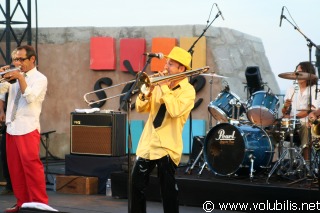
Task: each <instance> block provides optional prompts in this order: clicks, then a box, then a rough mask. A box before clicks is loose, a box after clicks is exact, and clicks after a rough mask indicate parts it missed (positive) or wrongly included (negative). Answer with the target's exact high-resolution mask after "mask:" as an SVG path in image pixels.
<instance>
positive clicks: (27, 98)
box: [0, 68, 48, 135]
mask: <svg viewBox="0 0 320 213" xmlns="http://www.w3.org/2000/svg"><path fill="white" fill-rule="evenodd" d="M25 80H26V83H27V88H26V89H25V92H24V94H22V95H21V97H20V99H19V103H18V109H17V111H16V116H15V119H14V121H11V115H12V109H13V105H14V100H15V97H16V94H17V92H18V90H19V89H20V86H19V82H18V80H17V82H16V83H13V84H10V83H8V82H4V83H1V84H0V93H6V92H9V96H8V103H7V112H6V125H7V133H8V134H10V135H24V134H27V133H30V132H32V131H34V130H36V129H37V130H38V131H39V132H40V121H39V119H40V113H41V109H42V102H43V100H44V98H45V95H46V92H47V84H48V81H47V77H46V76H44V75H43V74H42V73H40V72H39V71H38V70H37V69H36V68H33V69H31V70H29V71H28V72H27V73H26V76H25Z"/></svg>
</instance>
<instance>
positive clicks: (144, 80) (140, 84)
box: [83, 66, 209, 106]
mask: <svg viewBox="0 0 320 213" xmlns="http://www.w3.org/2000/svg"><path fill="white" fill-rule="evenodd" d="M208 70H209V66H205V67H202V68H198V69H195V70H190V71H186V72H182V73H177V74H173V75H167V76H157V75H151V76H148V75H147V74H146V73H142V74H141V77H140V78H139V79H135V80H131V81H127V82H124V83H120V84H116V85H114V86H110V87H106V88H102V89H98V90H94V91H92V92H88V93H86V94H84V96H83V99H84V101H85V102H86V103H87V104H88V105H89V106H90V105H92V104H95V103H99V102H101V101H106V100H109V99H112V98H116V97H120V96H123V95H125V94H126V93H122V94H118V95H114V96H112V97H108V98H104V99H100V100H96V101H95V100H90V101H89V100H88V98H87V96H88V95H90V94H93V93H97V92H101V91H105V90H108V89H112V88H114V87H117V86H121V85H123V84H128V83H132V82H135V81H137V85H136V88H135V89H134V90H133V92H137V91H140V93H143V94H145V95H147V94H149V92H150V87H151V86H156V85H157V84H158V83H159V82H162V81H167V80H171V81H172V80H177V79H179V78H181V77H191V76H196V75H200V74H201V73H204V72H207V71H208Z"/></svg>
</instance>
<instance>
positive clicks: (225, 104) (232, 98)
mask: <svg viewBox="0 0 320 213" xmlns="http://www.w3.org/2000/svg"><path fill="white" fill-rule="evenodd" d="M208 110H209V112H210V114H211V115H212V116H213V117H214V118H215V119H216V120H217V121H219V122H222V123H223V122H225V123H226V122H228V120H229V119H239V117H240V116H241V115H242V114H243V113H244V112H245V108H244V106H243V104H242V103H241V102H240V98H239V97H238V96H237V95H236V94H233V93H232V92H228V91H222V92H220V93H219V94H218V96H217V97H216V99H215V100H214V101H211V102H210V104H209V106H208Z"/></svg>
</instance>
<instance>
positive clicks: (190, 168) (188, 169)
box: [185, 4, 221, 175]
mask: <svg viewBox="0 0 320 213" xmlns="http://www.w3.org/2000/svg"><path fill="white" fill-rule="evenodd" d="M213 5H214V4H213ZM213 5H212V7H213ZM212 7H211V10H212ZM210 13H211V12H210ZM220 14H221V13H220V11H219V12H218V13H217V15H216V16H215V17H214V19H213V20H212V21H211V22H210V24H209V25H208V24H207V26H206V28H205V29H204V30H203V32H202V33H201V35H200V36H199V37H198V38H197V39H196V40H195V41H194V42H193V44H192V45H191V47H190V48H189V50H188V52H189V53H190V55H191V67H192V57H193V53H194V50H193V48H194V47H195V45H196V44H197V43H198V41H199V40H200V39H201V38H202V37H203V35H204V34H205V33H206V31H207V30H208V29H209V27H210V26H211V25H212V23H213V22H214V21H215V20H216V19H217V18H218V17H219V16H220ZM209 18H210V17H209ZM208 23H209V20H208ZM191 79H192V76H190V80H191ZM189 117H190V126H189V130H190V131H189V132H190V135H189V155H191V152H192V150H191V139H192V111H191V112H190V116H189ZM209 119H210V120H209V123H210V125H211V122H212V118H211V117H209ZM202 153H203V147H202V149H201V151H200V153H199V154H198V157H197V158H196V160H195V161H194V162H193V164H192V166H191V167H190V166H189V165H190V164H191V159H190V158H189V162H188V163H187V165H188V166H187V169H186V171H185V173H188V174H191V170H192V169H193V167H194V166H195V164H196V163H197V161H198V160H199V158H200V155H201V154H202ZM205 165H206V163H204V165H203V166H202V169H203V168H204V166H205ZM202 169H201V171H202ZM200 174H201V172H199V175H200Z"/></svg>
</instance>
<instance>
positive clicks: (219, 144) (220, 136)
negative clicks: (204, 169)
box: [203, 123, 273, 176]
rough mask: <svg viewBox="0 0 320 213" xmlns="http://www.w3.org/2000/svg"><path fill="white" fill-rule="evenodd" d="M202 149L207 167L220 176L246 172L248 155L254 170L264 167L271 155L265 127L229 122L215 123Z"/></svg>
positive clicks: (268, 162) (271, 148) (269, 141)
mask: <svg viewBox="0 0 320 213" xmlns="http://www.w3.org/2000/svg"><path fill="white" fill-rule="evenodd" d="M203 151H204V157H205V160H206V162H207V164H208V166H209V168H210V170H211V171H212V172H213V173H214V174H216V175H221V176H229V175H232V174H234V173H237V174H242V173H243V172H247V174H249V173H248V172H249V169H250V166H251V161H250V157H251V156H252V157H254V164H253V165H254V166H253V169H254V171H259V170H260V169H262V168H266V167H267V166H268V165H269V164H270V162H271V160H272V157H273V145H272V144H271V140H270V138H269V136H268V135H267V134H266V132H265V131H263V130H262V129H260V128H259V127H256V126H255V127H252V126H250V125H231V124H228V123H221V124H218V125H216V126H215V127H213V128H212V129H211V130H210V131H209V132H208V134H207V136H206V138H205V142H204V150H203Z"/></svg>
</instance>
